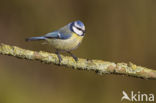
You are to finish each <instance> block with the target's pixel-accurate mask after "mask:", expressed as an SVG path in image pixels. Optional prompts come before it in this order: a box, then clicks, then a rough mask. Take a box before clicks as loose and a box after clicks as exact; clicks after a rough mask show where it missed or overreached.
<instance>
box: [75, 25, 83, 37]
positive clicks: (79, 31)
mask: <svg viewBox="0 0 156 103" xmlns="http://www.w3.org/2000/svg"><path fill="white" fill-rule="evenodd" d="M73 31H74V32H75V33H76V34H78V35H80V36H81V35H83V32H82V31H81V30H78V29H77V28H76V27H73Z"/></svg>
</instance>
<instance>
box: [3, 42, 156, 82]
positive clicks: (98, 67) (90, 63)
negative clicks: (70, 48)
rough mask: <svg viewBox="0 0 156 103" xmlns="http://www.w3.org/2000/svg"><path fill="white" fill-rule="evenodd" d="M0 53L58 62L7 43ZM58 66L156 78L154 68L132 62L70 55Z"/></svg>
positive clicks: (45, 53) (43, 54) (27, 58)
mask: <svg viewBox="0 0 156 103" xmlns="http://www.w3.org/2000/svg"><path fill="white" fill-rule="evenodd" d="M0 54H2V55H10V56H14V57H17V58H21V59H25V60H37V61H41V62H43V63H53V64H56V65H57V64H59V60H58V58H57V55H56V54H53V53H48V52H43V51H39V52H37V51H31V50H26V49H22V48H20V47H17V46H10V45H7V44H3V43H1V44H0ZM61 57H62V59H63V60H62V61H61V63H60V64H59V66H66V67H70V68H74V69H78V70H87V71H95V72H96V73H98V74H121V75H128V76H132V77H138V78H143V79H156V70H152V69H148V68H145V67H141V66H137V65H135V64H133V63H131V62H130V63H114V62H107V61H103V60H88V59H82V58H79V61H78V62H75V60H74V59H73V58H72V57H69V56H63V55H61Z"/></svg>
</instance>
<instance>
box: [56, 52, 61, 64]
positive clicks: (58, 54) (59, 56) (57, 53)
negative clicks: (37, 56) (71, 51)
mask: <svg viewBox="0 0 156 103" xmlns="http://www.w3.org/2000/svg"><path fill="white" fill-rule="evenodd" d="M55 53H56V55H57V57H58V59H59V64H60V63H61V61H62V58H61V55H60V53H59V50H56V52H55Z"/></svg>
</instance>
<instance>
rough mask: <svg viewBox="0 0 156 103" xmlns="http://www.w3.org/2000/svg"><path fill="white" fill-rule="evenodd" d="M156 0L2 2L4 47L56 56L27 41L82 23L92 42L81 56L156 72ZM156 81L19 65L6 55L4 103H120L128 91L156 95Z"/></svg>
mask: <svg viewBox="0 0 156 103" xmlns="http://www.w3.org/2000/svg"><path fill="white" fill-rule="evenodd" d="M155 5H156V1H155V0H64V1H61V0H1V1H0V42H3V43H8V44H11V45H17V46H20V47H23V48H26V49H32V50H36V51H39V50H43V51H49V52H53V49H51V48H50V47H49V46H47V45H41V42H29V43H27V42H25V41H24V39H25V38H27V37H30V36H39V35H42V34H44V33H47V32H51V31H53V30H56V29H58V28H60V27H62V26H64V25H66V24H67V23H69V22H71V21H74V20H77V19H80V20H82V21H83V22H84V23H85V25H86V29H87V32H86V37H85V38H84V41H83V43H82V44H81V45H80V47H79V48H78V49H77V50H75V51H73V52H74V54H75V55H77V56H78V57H84V58H93V59H103V60H108V61H113V62H129V61H131V62H134V63H136V64H139V65H142V66H147V67H149V68H153V69H154V68H156V64H155V61H156V29H155V27H156V12H155V10H156V6H155ZM155 85H156V83H155V81H152V80H150V81H145V80H141V79H136V78H130V77H123V76H117V75H115V76H114V75H106V76H99V75H96V74H94V73H92V72H86V71H75V70H71V69H68V68H64V67H58V66H54V65H46V64H41V63H40V62H34V61H26V60H19V59H16V58H12V57H8V56H1V55H0V103H43V102H44V103H95V102H97V103H104V102H106V103H114V102H120V99H121V97H122V90H125V91H127V92H130V91H131V90H133V91H136V92H137V91H141V92H143V93H155V94H156V89H155Z"/></svg>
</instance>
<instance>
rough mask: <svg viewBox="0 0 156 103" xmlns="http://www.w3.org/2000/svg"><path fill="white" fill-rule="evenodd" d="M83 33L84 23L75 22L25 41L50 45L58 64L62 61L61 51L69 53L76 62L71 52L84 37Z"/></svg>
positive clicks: (76, 59)
mask: <svg viewBox="0 0 156 103" xmlns="http://www.w3.org/2000/svg"><path fill="white" fill-rule="evenodd" d="M85 32H86V30H85V25H84V23H83V22H82V21H80V20H76V21H73V22H70V23H68V24H67V25H65V26H64V27H62V28H60V29H58V30H55V31H53V32H50V33H46V34H45V35H43V36H38V37H30V38H26V41H37V40H43V41H45V42H46V43H47V44H49V45H51V46H52V47H53V48H55V49H56V51H55V53H56V55H57V57H58V60H59V64H60V63H61V61H62V58H61V55H60V52H62V51H65V52H67V53H69V54H70V55H71V56H72V57H73V59H74V60H75V61H76V62H77V61H78V58H77V57H76V56H75V55H74V54H72V52H71V51H72V50H75V49H77V47H78V46H79V45H80V43H81V42H82V40H83V37H84V36H85Z"/></svg>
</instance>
